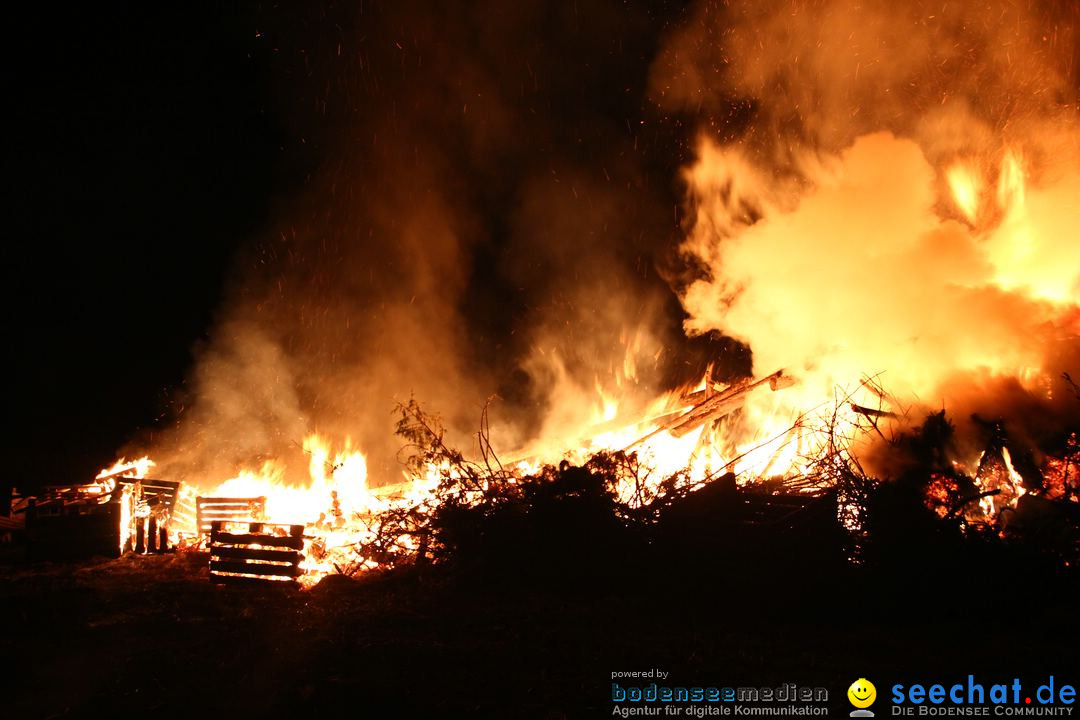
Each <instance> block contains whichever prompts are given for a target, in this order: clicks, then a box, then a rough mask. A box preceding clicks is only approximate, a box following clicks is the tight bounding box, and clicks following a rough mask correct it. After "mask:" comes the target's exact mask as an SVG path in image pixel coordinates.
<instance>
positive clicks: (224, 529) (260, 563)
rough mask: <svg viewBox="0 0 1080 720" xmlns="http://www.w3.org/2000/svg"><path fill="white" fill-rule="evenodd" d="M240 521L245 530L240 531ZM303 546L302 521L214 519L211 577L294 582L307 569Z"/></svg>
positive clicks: (240, 582)
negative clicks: (288, 523) (261, 521)
mask: <svg viewBox="0 0 1080 720" xmlns="http://www.w3.org/2000/svg"><path fill="white" fill-rule="evenodd" d="M237 525H240V526H241V529H242V531H240V532H237V528H236V526H237ZM245 526H246V527H245ZM303 549H304V526H303V525H283V524H277V523H259V522H253V523H246V524H244V523H235V522H234V523H229V522H225V521H222V520H215V521H213V522H212V523H211V526H210V581H211V582H215V583H220V584H225V585H252V584H254V585H268V584H276V585H281V584H289V585H294V584H295V583H296V581H297V578H299V577H300V576H301V575H302V574H303V573H304V571H303V569H301V567H300V562H301V561H302V560H303V559H304V554H303Z"/></svg>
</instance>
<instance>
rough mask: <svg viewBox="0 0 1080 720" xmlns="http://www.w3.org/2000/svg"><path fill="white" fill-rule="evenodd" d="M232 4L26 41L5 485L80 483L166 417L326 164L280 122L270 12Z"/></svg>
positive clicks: (163, 11)
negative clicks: (236, 281)
mask: <svg viewBox="0 0 1080 720" xmlns="http://www.w3.org/2000/svg"><path fill="white" fill-rule="evenodd" d="M227 5H228V8H227V9H226V8H225V6H224V5H223V6H217V5H215V6H214V7H213V9H203V10H201V11H198V12H195V11H193V9H192V8H191V7H190V6H188V5H186V4H176V5H174V6H171V7H170V6H166V5H162V4H159V3H151V4H135V5H132V6H130V7H128V8H126V9H125V10H124V11H123V12H122V13H121V12H119V11H117V10H115V9H114V10H113V11H111V12H106V11H102V10H101V9H100V8H89V7H82V8H77V9H65V10H64V11H63V13H60V12H59V11H57V12H55V13H49V16H48V17H44V15H45V13H42V14H41V15H38V16H37V17H34V18H28V19H26V20H25V21H24V24H22V25H21V26H20V27H18V28H17V29H16V28H14V27H13V28H12V31H13V33H12V34H13V39H14V43H15V50H14V52H15V54H16V57H15V62H16V65H15V67H17V68H18V75H19V77H18V79H17V81H18V82H17V84H18V90H17V101H16V102H13V103H11V104H10V105H9V106H8V107H9V109H10V111H11V112H12V113H13V114H14V115H15V117H16V127H18V128H19V131H18V134H15V133H12V134H10V135H9V136H8V143H9V145H8V146H9V148H11V149H12V150H14V155H15V167H17V168H18V170H17V171H16V173H14V174H13V175H12V176H9V181H11V182H12V183H13V187H12V190H11V191H9V195H8V197H9V200H11V207H12V208H13V209H14V212H15V223H14V227H11V226H10V225H9V235H8V240H7V242H5V243H4V246H5V247H4V252H5V256H6V257H5V260H4V263H3V267H4V274H5V279H4V291H5V306H6V308H7V312H6V315H7V318H8V322H9V323H11V324H13V325H14V327H13V330H14V332H9V343H8V344H7V352H8V355H9V360H13V362H12V363H11V365H9V371H8V383H7V388H8V389H7V393H6V399H7V406H8V407H7V410H6V412H5V415H6V416H7V417H8V418H9V422H10V423H11V424H9V425H8V427H9V431H8V432H6V433H5V434H4V446H5V449H4V455H5V457H6V458H7V459H8V462H7V466H8V468H9V470H8V471H6V472H5V476H6V477H5V481H7V480H9V478H13V479H14V480H15V482H16V484H22V483H30V484H32V483H34V482H35V481H36V478H37V477H56V478H60V477H65V478H70V477H77V475H72V473H80V472H81V473H85V472H86V470H88V469H90V468H94V467H97V466H100V465H101V463H102V462H107V461H108V460H109V459H110V457H111V456H112V455H113V453H114V452H115V450H116V448H117V447H119V446H120V444H121V443H122V442H123V441H124V440H125V438H126V437H127V435H128V434H129V433H131V432H132V431H133V430H134V429H136V428H138V427H143V426H147V425H150V424H152V423H153V422H154V421H155V419H156V418H157V417H158V416H159V415H160V414H161V413H162V412H163V411H165V410H166V409H167V408H168V402H167V401H168V393H169V392H170V388H174V387H176V386H177V385H178V384H179V383H181V382H182V381H183V379H184V376H185V372H186V370H187V368H188V366H189V365H190V363H191V358H192V356H191V349H192V347H193V345H194V344H195V343H196V342H198V341H199V340H200V339H201V338H203V337H204V336H205V333H206V332H207V330H208V329H209V327H210V326H211V323H212V319H213V315H214V311H215V308H216V307H218V305H219V304H220V302H221V298H222V292H223V288H224V286H225V278H226V276H227V275H228V273H229V272H230V267H231V265H232V263H233V262H234V260H233V258H234V257H235V256H236V253H237V250H238V248H240V247H242V246H243V245H244V244H245V243H248V242H251V241H252V240H253V239H254V238H257V237H258V235H259V233H261V232H264V231H265V230H266V228H267V223H268V219H269V217H270V215H271V207H272V205H273V203H274V198H275V196H276V195H278V194H288V193H289V192H290V191H291V189H292V188H294V187H295V186H296V184H297V183H298V180H297V174H296V170H297V168H298V166H302V165H303V164H304V163H305V162H311V159H310V158H309V157H307V156H305V154H304V153H303V152H302V151H301V150H298V149H297V148H296V147H295V143H294V141H293V139H292V138H290V137H289V135H288V133H287V132H285V131H284V130H283V127H282V124H281V123H280V121H279V119H278V118H277V116H276V114H275V109H274V107H273V103H272V100H271V96H272V78H270V77H269V76H268V70H267V57H268V55H269V54H270V53H271V52H272V49H271V48H270V47H268V45H267V44H266V43H264V42H260V41H259V39H258V38H256V37H255V33H254V31H253V28H254V27H255V25H256V22H255V18H256V17H257V14H258V12H257V10H256V9H253V8H248V9H239V10H238V9H237V8H235V7H234V6H233V5H232V4H227ZM9 473H10V474H9Z"/></svg>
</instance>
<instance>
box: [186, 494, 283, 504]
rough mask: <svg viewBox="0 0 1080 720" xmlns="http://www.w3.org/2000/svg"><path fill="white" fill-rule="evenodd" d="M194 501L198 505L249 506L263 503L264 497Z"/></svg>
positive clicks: (213, 498)
mask: <svg viewBox="0 0 1080 720" xmlns="http://www.w3.org/2000/svg"><path fill="white" fill-rule="evenodd" d="M195 501H196V502H197V503H199V504H200V505H204V506H206V505H249V504H251V503H256V504H260V503H265V502H266V498H265V497H262V496H260V497H250V498H219V497H202V496H199V497H197V498H195Z"/></svg>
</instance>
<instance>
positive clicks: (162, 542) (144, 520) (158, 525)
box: [117, 477, 180, 553]
mask: <svg viewBox="0 0 1080 720" xmlns="http://www.w3.org/2000/svg"><path fill="white" fill-rule="evenodd" d="M117 483H118V484H120V485H126V486H131V487H132V489H133V490H134V492H135V500H136V504H137V505H141V506H142V507H143V508H144V509H145V511H146V512H145V514H142V516H141V517H136V518H135V531H134V537H133V539H132V549H133V550H134V551H135V552H137V553H163V552H167V551H168V549H169V525H170V523H171V522H172V517H173V513H174V512H175V510H176V499H177V496H178V495H179V494H180V482H179V481H175V480H158V479H154V478H142V479H139V478H132V477H121V478H117Z"/></svg>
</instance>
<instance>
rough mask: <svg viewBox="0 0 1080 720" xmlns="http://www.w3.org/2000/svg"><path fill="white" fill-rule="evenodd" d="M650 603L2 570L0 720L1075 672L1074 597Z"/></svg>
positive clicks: (190, 568) (132, 564)
mask: <svg viewBox="0 0 1080 720" xmlns="http://www.w3.org/2000/svg"><path fill="white" fill-rule="evenodd" d="M1003 581H1004V582H1006V583H1007V582H1008V580H1007V579H1003ZM913 582H918V581H917V580H914V581H913ZM663 585H664V586H663V587H661V586H658V585H657V583H655V582H653V581H651V579H650V576H649V574H648V573H646V572H643V573H642V575H641V577H639V578H633V579H629V580H628V581H627V582H625V583H623V584H621V585H620V586H619V587H618V589H617V590H608V591H605V590H602V589H601V590H596V589H593V590H589V591H587V592H577V591H570V590H569V589H568V588H566V587H560V586H559V584H558V583H557V582H556V583H553V584H551V585H550V586H549V587H545V588H543V589H542V590H541V589H536V588H532V589H529V590H525V589H522V588H520V587H516V588H513V589H508V588H505V587H503V588H496V587H492V586H487V587H484V588H483V589H478V588H474V587H469V586H468V585H467V584H465V583H461V582H457V581H454V580H453V579H452V578H448V577H446V576H445V574H442V573H438V572H430V571H429V572H427V573H416V572H405V573H390V574H384V575H379V576H375V575H372V576H369V577H365V578H362V579H359V580H350V579H346V578H342V577H332V578H329V579H327V580H325V581H324V582H323V583H321V584H320V585H318V586H316V587H315V588H313V589H312V590H310V591H289V590H283V589H275V590H274V591H266V590H257V589H255V590H253V589H251V588H229V587H218V586H215V585H212V584H211V583H210V582H209V581H208V574H207V569H206V557H205V556H204V555H201V554H197V553H181V554H176V555H165V556H137V555H128V556H125V557H122V558H119V559H112V560H105V559H100V560H95V561H90V562H87V563H81V564H68V565H61V564H49V563H44V564H40V563H39V564H27V563H23V562H20V561H11V562H7V563H6V564H4V565H3V567H2V575H0V599H2V602H3V605H4V607H6V608H8V610H7V611H6V612H5V616H6V617H7V620H8V623H7V631H6V633H5V636H4V641H3V654H4V655H5V656H6V657H8V658H11V659H13V660H14V661H15V662H14V663H13V665H14V668H15V669H14V673H13V674H9V675H8V678H9V679H10V680H11V681H12V683H11V685H10V687H9V689H8V690H7V691H6V693H5V696H6V703H5V704H6V707H7V710H8V712H5V713H4V715H5V716H6V717H17V718H21V717H28V718H29V717H83V716H90V715H94V716H120V717H124V716H131V715H136V714H139V715H142V714H144V713H148V712H149V713H156V714H158V715H159V716H165V717H169V716H173V715H179V714H182V713H187V712H188V711H199V712H209V711H215V710H221V711H227V712H232V713H234V714H235V715H234V716H239V717H246V716H253V715H256V714H258V715H262V716H264V717H265V716H271V717H274V716H279V715H280V716H284V715H290V716H295V715H296V712H297V711H301V712H305V713H306V712H308V711H316V710H317V711H320V713H321V712H324V711H330V710H338V709H340V710H342V711H344V712H347V713H349V714H355V715H356V716H365V715H366V716H370V714H371V713H372V712H376V713H377V714H380V715H384V716H388V717H412V716H417V715H423V716H426V717H447V716H451V717H452V716H460V715H462V714H466V715H470V716H491V717H538V718H545V717H547V718H561V717H609V716H611V711H612V707H613V705H612V703H611V694H610V693H611V682H612V680H611V673H612V672H616V671H624V670H641V669H648V668H654V667H655V668H660V669H663V670H665V671H667V672H670V673H671V675H670V680H671V681H672V682H673V684H677V683H682V684H703V685H717V686H724V685H735V686H739V685H755V686H766V685H771V686H776V685H779V684H781V683H786V682H795V683H798V684H799V685H801V686H823V687H826V688H828V689H829V690H830V703H829V704H830V706H831V707H832V710H831V712H830V715H832V716H846V714H847V711H849V710H850V707H847V705H846V701H845V700H844V696H843V690H844V689H845V688H846V687H847V686H848V684H850V683H851V682H852V681H853V680H854V679H856V678H859V677H867V678H870V679H877V680H876V682H877V684H878V688H879V692H884V689H885V688H887V687H888V686H889V685H888V683H891V682H892V681H893V680H896V681H897V682H899V681H901V680H903V679H905V678H917V679H921V680H922V681H923V682H930V681H932V682H937V681H939V680H938V679H939V678H940V679H949V678H951V677H954V676H958V677H961V678H963V677H966V675H967V674H968V673H975V674H976V675H977V676H980V677H985V678H987V679H988V681H993V680H994V679H997V677H998V676H1007V678H1011V677H1012V676H1013V675H1018V676H1020V677H1022V678H1024V679H1025V682H1030V681H1029V680H1028V678H1031V679H1037V678H1042V677H1043V676H1048V675H1050V674H1054V675H1057V676H1058V678H1059V682H1061V679H1060V678H1062V676H1063V675H1065V674H1066V673H1068V672H1075V668H1077V667H1080V665H1078V663H1077V662H1076V660H1077V651H1076V643H1075V639H1076V638H1075V635H1076V623H1075V607H1076V606H1075V596H1073V595H1070V596H1068V597H1042V598H1041V599H1039V600H1038V601H1037V602H1035V603H1033V604H1031V605H1030V606H1028V607H1026V608H1018V607H1016V606H1015V603H1013V602H1012V601H1009V600H1006V599H1005V598H1008V597H1013V595H1012V594H1010V593H1008V592H1005V594H1004V596H1003V597H993V596H990V597H987V596H977V597H970V598H967V599H966V602H962V603H959V604H956V605H953V606H952V607H948V606H946V605H945V604H943V603H937V602H932V601H926V599H927V598H933V597H935V591H934V589H933V588H919V589H918V592H917V593H915V594H914V595H911V596H909V597H908V598H907V599H905V600H904V601H903V602H898V601H897V598H896V597H892V598H890V597H886V596H883V595H882V593H881V592H880V588H875V589H873V590H871V589H865V588H860V587H851V588H846V589H844V591H843V592H842V593H838V594H836V597H845V598H847V600H846V602H845V603H841V604H832V605H831V606H830V607H823V604H822V603H821V602H820V601H818V600H817V599H816V598H815V597H814V595H813V594H812V593H811V591H810V589H809V588H806V587H798V586H793V587H790V588H789V589H788V590H787V592H772V591H770V596H769V597H767V598H764V597H761V596H760V595H758V594H756V593H755V592H753V589H752V588H747V587H744V586H742V584H741V583H740V581H739V580H738V579H734V580H732V581H731V582H730V583H725V584H713V585H712V586H710V589H709V591H708V593H705V594H702V593H698V592H696V591H695V592H686V589H687V588H681V587H678V586H677V585H676V584H672V583H671V581H670V579H669V580H667V581H665V583H663ZM687 587H689V586H687ZM1035 594H1036V593H1033V595H1035ZM917 597H921V598H923V599H924V600H923V601H919V600H917V599H916V598H917ZM832 602H833V601H830V603H832ZM9 673H10V671H9ZM897 678H899V679H897ZM1073 679H1074V680H1075V678H1073ZM912 681H914V680H912ZM642 684H645V683H644V682H643V683H642Z"/></svg>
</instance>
